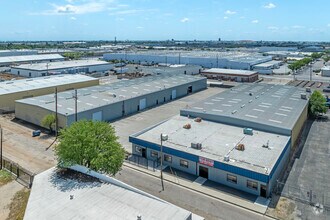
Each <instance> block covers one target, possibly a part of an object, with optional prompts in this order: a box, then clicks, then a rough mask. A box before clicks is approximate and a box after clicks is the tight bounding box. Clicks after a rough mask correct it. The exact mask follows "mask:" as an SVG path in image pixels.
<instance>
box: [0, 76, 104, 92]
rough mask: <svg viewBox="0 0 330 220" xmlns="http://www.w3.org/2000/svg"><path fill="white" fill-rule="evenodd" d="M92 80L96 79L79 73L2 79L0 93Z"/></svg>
mask: <svg viewBox="0 0 330 220" xmlns="http://www.w3.org/2000/svg"><path fill="white" fill-rule="evenodd" d="M93 80H98V79H96V78H93V77H89V76H85V75H80V74H75V75H66V74H62V75H55V76H45V77H38V78H29V79H19V80H11V81H4V82H0V95H5V94H10V93H16V92H25V91H30V90H36V89H43V88H49V87H56V86H60V85H66V84H72V83H79V82H88V81H93Z"/></svg>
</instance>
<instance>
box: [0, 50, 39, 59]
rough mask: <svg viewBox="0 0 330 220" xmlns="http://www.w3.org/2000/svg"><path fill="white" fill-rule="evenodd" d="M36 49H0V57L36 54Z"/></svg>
mask: <svg viewBox="0 0 330 220" xmlns="http://www.w3.org/2000/svg"><path fill="white" fill-rule="evenodd" d="M37 54H38V51H37V50H0V57H10V56H25V55H37Z"/></svg>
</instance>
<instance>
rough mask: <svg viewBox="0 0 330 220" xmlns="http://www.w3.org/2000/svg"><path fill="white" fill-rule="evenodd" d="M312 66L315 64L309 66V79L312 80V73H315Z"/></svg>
mask: <svg viewBox="0 0 330 220" xmlns="http://www.w3.org/2000/svg"><path fill="white" fill-rule="evenodd" d="M312 67H313V64H310V66H309V81H312V74H313V71H312Z"/></svg>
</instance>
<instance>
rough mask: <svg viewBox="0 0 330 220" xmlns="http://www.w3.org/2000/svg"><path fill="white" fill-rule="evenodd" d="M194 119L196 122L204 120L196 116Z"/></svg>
mask: <svg viewBox="0 0 330 220" xmlns="http://www.w3.org/2000/svg"><path fill="white" fill-rule="evenodd" d="M194 121H195V122H202V119H201V118H195V120H194Z"/></svg>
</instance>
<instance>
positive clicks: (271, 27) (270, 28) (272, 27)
mask: <svg viewBox="0 0 330 220" xmlns="http://www.w3.org/2000/svg"><path fill="white" fill-rule="evenodd" d="M268 29H269V30H273V31H276V30H278V29H279V28H278V27H275V26H269V27H268Z"/></svg>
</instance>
